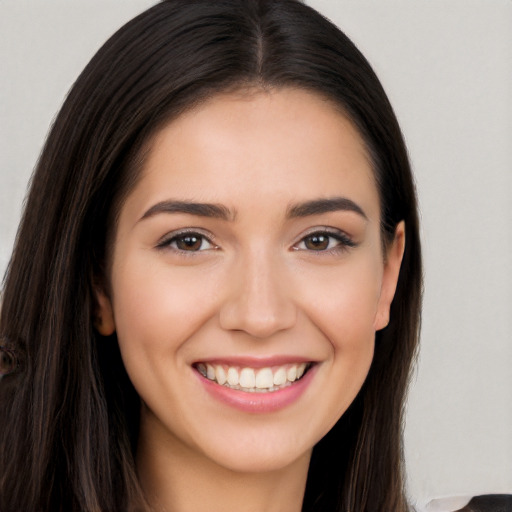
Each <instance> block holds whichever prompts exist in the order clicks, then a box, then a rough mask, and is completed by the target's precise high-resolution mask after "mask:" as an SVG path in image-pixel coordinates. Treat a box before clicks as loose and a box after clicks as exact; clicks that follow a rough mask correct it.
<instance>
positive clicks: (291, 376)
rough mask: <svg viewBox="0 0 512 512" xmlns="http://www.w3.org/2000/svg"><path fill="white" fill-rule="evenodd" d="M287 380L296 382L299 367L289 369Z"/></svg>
mask: <svg viewBox="0 0 512 512" xmlns="http://www.w3.org/2000/svg"><path fill="white" fill-rule="evenodd" d="M286 378H287V379H288V380H289V381H290V382H293V381H294V380H296V379H297V367H296V366H290V368H288V371H287V372H286Z"/></svg>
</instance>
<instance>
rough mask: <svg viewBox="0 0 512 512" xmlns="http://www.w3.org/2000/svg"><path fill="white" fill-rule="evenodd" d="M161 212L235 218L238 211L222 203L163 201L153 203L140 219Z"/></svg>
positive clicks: (225, 218)
mask: <svg viewBox="0 0 512 512" xmlns="http://www.w3.org/2000/svg"><path fill="white" fill-rule="evenodd" d="M159 213H186V214H189V215H197V216H199V217H210V218H214V219H222V220H234V219H235V216H236V213H235V212H232V211H231V210H230V209H229V208H226V207H225V206H223V205H221V204H211V203H194V202H189V201H172V200H171V201H162V202H160V203H157V204H155V205H153V206H152V207H151V208H150V209H149V210H148V211H147V212H146V213H145V214H144V215H143V216H142V217H141V219H140V220H143V219H147V218H149V217H153V216H154V215H157V214H159Z"/></svg>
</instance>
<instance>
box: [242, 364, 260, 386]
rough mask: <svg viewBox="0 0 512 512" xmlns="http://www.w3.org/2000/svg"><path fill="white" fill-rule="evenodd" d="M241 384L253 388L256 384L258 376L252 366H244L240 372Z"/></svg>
mask: <svg viewBox="0 0 512 512" xmlns="http://www.w3.org/2000/svg"><path fill="white" fill-rule="evenodd" d="M239 384H240V386H242V387H243V388H253V387H254V386H255V385H256V376H255V375H254V370H253V369H252V368H244V369H243V370H242V371H241V372H240V382H239Z"/></svg>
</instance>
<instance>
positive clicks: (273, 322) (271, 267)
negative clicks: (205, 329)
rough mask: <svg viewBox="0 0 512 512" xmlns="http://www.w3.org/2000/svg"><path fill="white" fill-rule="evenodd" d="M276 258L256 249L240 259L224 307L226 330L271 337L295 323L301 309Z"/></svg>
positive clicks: (221, 313) (231, 277)
mask: <svg viewBox="0 0 512 512" xmlns="http://www.w3.org/2000/svg"><path fill="white" fill-rule="evenodd" d="M276 260H277V258H275V257H272V255H266V254H264V253H262V252H259V253H258V252H256V251H254V252H253V253H252V254H250V255H249V256H248V257H247V258H245V259H244V260H243V261H242V260H239V261H238V262H237V264H236V266H235V268H234V269H232V272H231V275H230V276H229V284H228V286H227V294H226V296H225V298H224V300H223V304H222V306H221V308H220V324H221V327H222V328H223V329H226V330H231V331H243V332H245V333H247V334H248V335H250V336H252V337H254V338H268V337H270V336H272V335H273V334H275V333H277V332H279V331H284V330H286V329H290V328H291V327H293V326H294V325H295V322H296V320H297V309H296V305H295V303H294V301H293V300H292V296H291V291H290V290H291V287H290V283H289V282H287V277H286V272H285V271H284V268H283V266H282V265H279V263H278V262H277V261H276Z"/></svg>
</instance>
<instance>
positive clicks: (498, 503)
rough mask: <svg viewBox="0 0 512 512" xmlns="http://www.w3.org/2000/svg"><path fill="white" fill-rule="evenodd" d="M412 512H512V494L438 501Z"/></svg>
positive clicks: (418, 507) (415, 508)
mask: <svg viewBox="0 0 512 512" xmlns="http://www.w3.org/2000/svg"><path fill="white" fill-rule="evenodd" d="M411 512H512V494H483V495H480V496H473V497H454V498H442V499H436V500H432V501H430V502H429V503H428V504H427V505H425V506H416V507H413V508H412V511H411Z"/></svg>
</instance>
